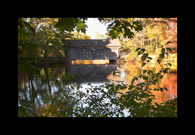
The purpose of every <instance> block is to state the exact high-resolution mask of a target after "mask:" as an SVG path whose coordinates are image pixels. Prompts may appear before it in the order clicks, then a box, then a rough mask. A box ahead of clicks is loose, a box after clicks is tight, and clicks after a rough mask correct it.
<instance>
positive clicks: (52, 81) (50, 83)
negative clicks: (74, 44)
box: [18, 62, 177, 117]
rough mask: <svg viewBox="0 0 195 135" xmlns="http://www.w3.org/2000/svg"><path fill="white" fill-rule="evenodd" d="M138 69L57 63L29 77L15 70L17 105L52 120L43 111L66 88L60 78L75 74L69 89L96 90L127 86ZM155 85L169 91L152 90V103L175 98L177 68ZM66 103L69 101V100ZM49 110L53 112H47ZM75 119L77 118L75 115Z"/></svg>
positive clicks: (25, 73)
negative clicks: (120, 84) (115, 85)
mask: <svg viewBox="0 0 195 135" xmlns="http://www.w3.org/2000/svg"><path fill="white" fill-rule="evenodd" d="M147 66H148V65H147ZM139 67H140V66H138V65H137V63H130V62H125V63H123V64H99V65H96V64H92V65H77V64H75V65H72V64H70V65H63V64H60V65H53V66H50V67H40V68H38V71H39V73H38V74H31V75H29V73H27V72H23V71H18V101H19V102H18V106H20V107H21V104H23V107H26V108H28V109H27V110H24V108H23V111H25V112H28V113H31V115H33V114H34V115H35V116H44V115H45V116H50V117H52V113H51V112H50V113H47V114H46V112H44V110H46V109H48V108H52V107H51V106H50V104H51V103H53V102H56V103H57V102H58V101H57V100H55V99H54V98H55V97H59V96H60V93H61V89H63V88H64V87H66V85H63V84H61V83H62V82H63V81H62V80H63V76H64V75H65V74H66V73H68V74H70V75H74V76H75V75H78V76H76V77H74V78H72V79H71V83H72V84H74V86H75V87H71V89H72V91H75V89H76V86H78V85H79V86H81V88H80V89H81V90H86V89H90V87H99V86H101V85H104V84H105V83H114V84H117V83H120V82H123V83H124V84H126V85H129V84H130V83H131V80H132V78H133V77H134V76H136V75H139V73H140V71H141V68H139ZM155 68H157V67H155ZM114 71H117V72H116V74H115V75H113V72H114ZM56 80H58V81H56ZM58 82H60V88H61V89H60V88H59V87H58V86H59V85H58V84H57V83H58ZM158 85H159V86H161V87H166V88H168V90H169V91H162V92H161V91H152V92H153V94H154V95H155V97H156V99H155V100H154V101H153V102H157V103H165V102H166V101H168V100H172V99H174V98H175V97H177V69H171V70H170V72H169V73H168V74H167V75H165V76H164V77H163V79H162V80H161V81H160V82H159V84H158ZM73 89H74V90H73ZM75 93H76V92H75ZM88 94H90V93H88ZM52 99H53V100H52ZM68 102H72V101H70V100H68ZM75 106H76V105H75ZM113 107H114V106H113ZM21 110H22V108H20V112H19V113H22V112H21ZM57 110H58V111H57V112H59V110H60V106H58V107H57ZM65 110H66V109H65ZM50 111H52V110H51V109H50ZM53 111H56V109H53ZM127 115H128V114H126V115H125V116H127ZM57 116H58V115H55V117H57ZM59 116H61V117H73V116H72V115H71V116H70V115H69V114H67V115H63V114H60V115H59ZM74 117H76V116H75V115H74Z"/></svg>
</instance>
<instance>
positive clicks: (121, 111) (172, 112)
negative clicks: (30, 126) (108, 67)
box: [18, 69, 177, 117]
mask: <svg viewBox="0 0 195 135" xmlns="http://www.w3.org/2000/svg"><path fill="white" fill-rule="evenodd" d="M44 73H45V76H46V77H45V78H44V77H42V78H40V80H42V81H43V82H45V83H43V82H42V83H40V82H39V81H40V80H39V79H37V80H35V79H33V78H31V77H29V81H27V83H26V85H25V86H28V88H27V89H22V88H21V87H20V88H19V89H20V91H19V107H18V115H19V117H175V116H177V115H176V110H177V108H176V106H177V102H176V101H177V100H176V99H174V100H171V101H167V102H166V103H165V104H163V103H162V104H158V103H155V104H153V103H152V100H153V99H154V98H155V96H154V95H153V94H152V93H151V91H150V90H149V89H146V87H145V86H144V84H143V83H138V84H137V85H136V86H135V89H133V88H130V87H131V86H129V87H128V86H126V85H125V84H123V83H118V84H113V83H105V84H103V85H100V86H93V85H91V84H88V86H89V87H88V88H85V89H83V88H82V86H80V85H77V84H75V83H73V82H72V81H71V80H72V79H74V78H75V77H76V76H74V75H70V74H68V73H66V75H64V76H62V78H61V79H60V80H58V79H55V80H52V79H51V78H52V76H49V74H48V71H47V69H44ZM59 73H60V72H59ZM35 81H36V83H37V84H40V85H37V86H36V87H35V86H34V85H33V83H35ZM52 82H53V83H52ZM51 83H52V86H51ZM19 86H20V85H19ZM41 87H42V88H46V87H47V89H42V90H45V91H42V90H40V88H41ZM123 90H124V91H125V92H124V91H123ZM41 91H42V92H41ZM125 112H126V113H125Z"/></svg>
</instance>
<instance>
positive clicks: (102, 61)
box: [72, 60, 110, 65]
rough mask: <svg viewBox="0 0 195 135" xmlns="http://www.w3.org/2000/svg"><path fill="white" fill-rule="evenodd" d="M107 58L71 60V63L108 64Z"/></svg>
mask: <svg viewBox="0 0 195 135" xmlns="http://www.w3.org/2000/svg"><path fill="white" fill-rule="evenodd" d="M109 63H110V61H109V60H72V65H75V64H109Z"/></svg>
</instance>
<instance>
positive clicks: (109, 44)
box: [64, 39, 121, 47]
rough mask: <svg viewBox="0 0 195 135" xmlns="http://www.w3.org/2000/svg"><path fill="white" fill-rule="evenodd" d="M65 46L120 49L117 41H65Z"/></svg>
mask: <svg viewBox="0 0 195 135" xmlns="http://www.w3.org/2000/svg"><path fill="white" fill-rule="evenodd" d="M64 44H65V45H66V46H70V47H73V46H89V47H121V44H120V42H119V40H118V39H113V40H111V39H79V40H65V42H64Z"/></svg>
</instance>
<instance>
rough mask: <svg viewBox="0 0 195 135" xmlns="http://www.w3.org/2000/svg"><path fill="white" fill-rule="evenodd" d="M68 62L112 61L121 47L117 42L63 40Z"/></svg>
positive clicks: (104, 40) (105, 40) (115, 58)
mask: <svg viewBox="0 0 195 135" xmlns="http://www.w3.org/2000/svg"><path fill="white" fill-rule="evenodd" d="M64 45H65V47H67V48H68V49H67V57H68V60H112V61H116V60H117V58H118V49H119V48H120V47H121V44H120V42H119V40H117V39H114V40H109V39H101V40H97V39H95V40H93V39H81V40H65V41H64Z"/></svg>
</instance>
